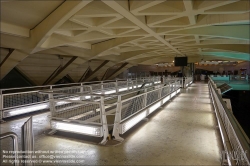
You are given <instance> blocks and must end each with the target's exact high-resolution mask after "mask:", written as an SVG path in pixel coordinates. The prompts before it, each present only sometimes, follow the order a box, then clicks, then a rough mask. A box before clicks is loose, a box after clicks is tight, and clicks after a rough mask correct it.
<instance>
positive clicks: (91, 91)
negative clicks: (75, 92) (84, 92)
mask: <svg viewBox="0 0 250 166" xmlns="http://www.w3.org/2000/svg"><path fill="white" fill-rule="evenodd" d="M89 93H90V98H91V101H94V98H93V96H92V93H93V89H92V86H89Z"/></svg>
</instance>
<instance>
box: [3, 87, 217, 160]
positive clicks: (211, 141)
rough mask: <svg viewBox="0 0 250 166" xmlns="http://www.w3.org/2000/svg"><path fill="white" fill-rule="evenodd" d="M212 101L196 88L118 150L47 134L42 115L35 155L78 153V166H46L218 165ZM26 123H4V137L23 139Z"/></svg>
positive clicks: (37, 122)
mask: <svg viewBox="0 0 250 166" xmlns="http://www.w3.org/2000/svg"><path fill="white" fill-rule="evenodd" d="M210 102H211V101H210V98H209V92H208V86H207V84H205V83H194V84H192V85H191V87H189V88H188V89H185V90H183V91H182V93H180V94H179V95H177V96H176V97H175V98H174V99H173V100H172V101H170V102H169V103H168V104H166V105H165V106H164V107H163V108H162V109H161V110H158V111H157V112H156V113H154V114H153V115H152V116H150V117H149V120H148V121H142V122H140V123H139V124H138V125H137V126H136V127H134V128H133V129H132V131H129V132H128V133H126V134H125V135H124V136H123V137H124V138H125V141H123V142H122V143H120V144H117V145H116V146H101V145H98V144H96V143H95V141H92V143H90V142H87V141H86V140H89V139H88V138H86V137H83V136H79V135H78V136H76V135H72V136H71V137H70V139H67V137H66V136H67V135H66V134H65V133H59V134H56V135H53V136H48V135H47V134H45V133H46V132H47V131H48V130H49V118H48V115H49V113H43V114H40V115H36V116H34V120H33V121H34V132H35V150H36V151H38V150H43V151H47V150H51V151H55V150H58V151H72V150H73V151H78V153H74V154H71V155H73V156H77V157H78V160H81V161H79V162H80V163H79V164H76V163H75V164H63V163H62V162H61V163H60V164H56V163H50V164H44V165H220V152H221V150H222V145H221V138H220V136H219V132H218V129H217V128H216V119H215V114H214V112H213V110H212V106H211V104H210ZM25 120H27V118H23V119H19V120H15V121H10V122H7V123H4V124H1V133H4V132H7V131H14V132H16V133H17V134H19V135H20V127H21V125H22V124H23V122H24V121H25ZM19 142H20V140H19ZM1 144H2V147H3V148H2V149H4V148H5V149H6V148H9V147H8V146H9V145H10V144H9V143H4V142H3V141H2V142H1ZM63 155H66V154H61V156H63ZM37 157H38V158H39V155H37ZM47 160H50V159H47ZM73 160H74V161H75V160H76V159H73ZM41 161H45V159H41ZM51 161H55V159H53V160H51ZM68 161H69V160H68ZM38 165H42V164H41V163H40V164H38Z"/></svg>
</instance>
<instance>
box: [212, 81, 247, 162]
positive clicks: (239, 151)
mask: <svg viewBox="0 0 250 166" xmlns="http://www.w3.org/2000/svg"><path fill="white" fill-rule="evenodd" d="M209 89H210V94H211V96H212V100H213V105H214V107H215V112H216V115H217V120H218V121H219V127H220V132H221V136H222V140H223V143H224V148H225V151H227V153H226V156H227V157H226V158H227V162H228V164H229V165H233V164H234V163H235V164H236V165H250V162H249V161H250V157H249V152H250V146H249V145H250V142H249V139H248V138H247V136H246V134H245V133H244V132H243V131H242V130H241V127H240V126H239V123H237V122H236V119H235V118H234V115H233V114H232V112H231V111H229V110H228V108H227V106H226V104H225V102H224V101H223V99H222V97H221V95H220V94H219V93H218V90H217V87H216V84H215V83H214V82H213V80H212V79H211V78H210V77H209ZM229 151H231V152H232V151H233V153H234V154H236V156H240V158H239V157H238V158H236V157H235V156H234V157H232V156H231V155H230V153H228V152H229Z"/></svg>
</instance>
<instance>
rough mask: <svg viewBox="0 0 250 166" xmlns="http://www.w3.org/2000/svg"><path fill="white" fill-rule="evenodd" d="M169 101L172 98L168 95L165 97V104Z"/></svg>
mask: <svg viewBox="0 0 250 166" xmlns="http://www.w3.org/2000/svg"><path fill="white" fill-rule="evenodd" d="M169 99H170V96H169V95H168V96H167V97H165V98H164V99H163V103H166V102H167V101H168V100H169Z"/></svg>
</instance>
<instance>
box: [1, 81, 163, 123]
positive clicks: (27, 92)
mask: <svg viewBox="0 0 250 166" xmlns="http://www.w3.org/2000/svg"><path fill="white" fill-rule="evenodd" d="M154 80H155V81H157V80H160V77H148V78H141V79H128V80H115V81H114V80H106V81H96V82H83V83H72V84H59V85H46V86H34V87H22V88H11V89H0V111H1V112H0V120H2V118H6V117H11V116H16V115H19V114H23V113H27V112H33V111H37V110H42V109H47V108H49V107H48V104H47V103H48V101H49V96H48V95H47V94H41V93H39V91H40V90H51V89H58V88H59V89H60V88H63V89H64V88H65V89H67V87H68V88H69V89H72V87H73V86H76V87H80V86H81V87H83V86H85V87H90V90H91V91H105V90H108V89H110V88H113V87H114V86H116V84H117V85H118V86H120V85H121V86H122V85H123V84H125V85H129V84H136V85H138V84H137V83H139V82H145V81H154ZM133 88H134V86H132V89H133ZM78 90H79V91H80V92H82V91H84V89H78ZM59 97H60V96H58V98H59ZM61 97H63V96H61ZM34 105H37V107H35V106H34ZM20 108H21V110H20ZM9 110H17V111H12V113H9V112H10V111H9Z"/></svg>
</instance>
